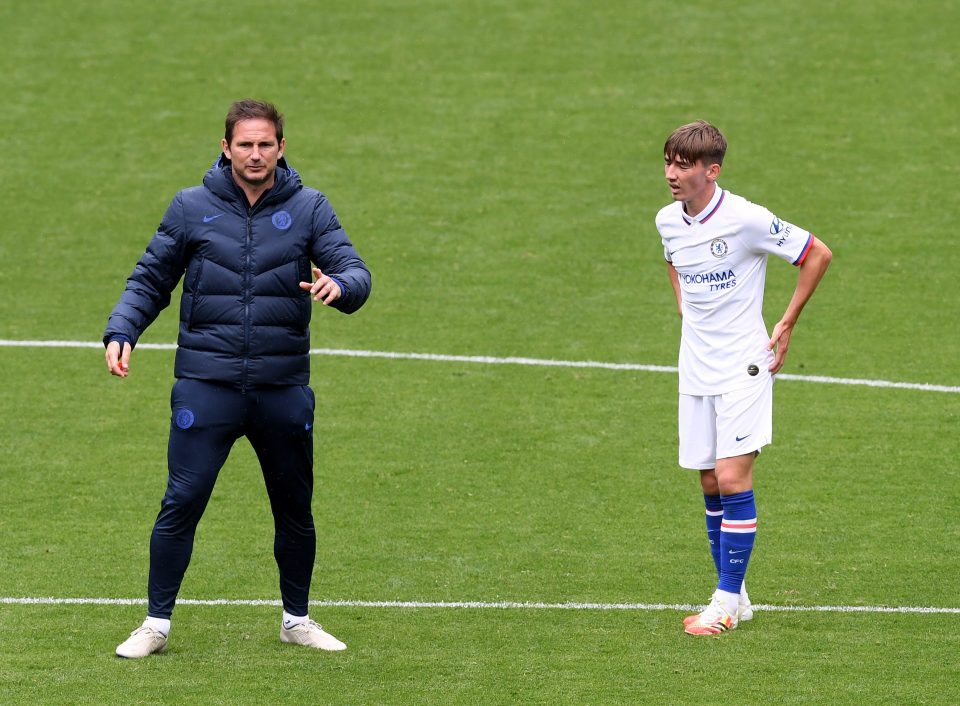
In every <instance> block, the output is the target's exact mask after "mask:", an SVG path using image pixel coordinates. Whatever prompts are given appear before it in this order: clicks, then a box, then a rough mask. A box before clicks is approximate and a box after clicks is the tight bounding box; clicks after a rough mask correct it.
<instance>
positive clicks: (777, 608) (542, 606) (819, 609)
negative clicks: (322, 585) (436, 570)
mask: <svg viewBox="0 0 960 706" xmlns="http://www.w3.org/2000/svg"><path fill="white" fill-rule="evenodd" d="M146 603H147V601H146V599H145V598H53V597H46V598H44V597H36V598H31V597H22V598H17V597H0V605H3V604H5V605H146ZM177 605H193V606H275V607H279V606H281V605H283V604H282V603H281V602H280V601H279V600H276V599H270V600H266V599H264V600H257V599H250V600H241V599H237V600H233V599H226V598H215V599H210V600H202V599H196V598H179V599H177ZM310 605H311V606H316V607H318V608H405V609H461V610H483V609H494V610H580V611H612V610H622V611H653V610H675V611H693V610H699V609H700V608H701V607H702V606H699V605H696V606H695V605H689V604H685V603H574V602H570V603H541V602H533V601H493V602H486V601H351V600H340V601H337V600H317V601H310ZM753 607H754V609H755V610H761V611H765V612H770V613H920V614H948V615H960V608H938V607H933V606H861V605H853V606H843V605H821V606H801V605H766V604H756V603H755V604H754V605H753Z"/></svg>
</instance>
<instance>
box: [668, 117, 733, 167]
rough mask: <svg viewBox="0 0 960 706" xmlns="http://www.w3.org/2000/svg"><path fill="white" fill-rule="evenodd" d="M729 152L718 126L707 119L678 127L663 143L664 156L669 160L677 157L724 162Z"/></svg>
mask: <svg viewBox="0 0 960 706" xmlns="http://www.w3.org/2000/svg"><path fill="white" fill-rule="evenodd" d="M726 152H727V140H726V138H725V137H724V136H723V133H721V132H720V131H719V130H718V129H717V128H716V127H714V126H713V125H711V124H710V123H708V122H707V121H706V120H697V121H696V122H694V123H689V124H687V125H683V126H682V127H678V128H677V129H676V130H674V131H673V134H672V135H670V137H668V138H667V141H666V143H665V144H664V145H663V156H664V158H665V159H666V160H667V161H668V162H672V161H673V160H674V159H675V158H678V157H679V159H680V161H681V162H687V163H689V164H694V163H696V162H697V161H702V162H703V164H704V165H706V166H709V165H711V164H721V165H722V164H723V156H724V155H725V154H726Z"/></svg>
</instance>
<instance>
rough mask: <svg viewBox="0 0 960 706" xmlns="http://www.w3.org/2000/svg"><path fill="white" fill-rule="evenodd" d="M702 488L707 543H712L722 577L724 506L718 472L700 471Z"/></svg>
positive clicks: (712, 553) (712, 469) (718, 570)
mask: <svg viewBox="0 0 960 706" xmlns="http://www.w3.org/2000/svg"><path fill="white" fill-rule="evenodd" d="M700 488H701V489H702V490H703V504H704V508H705V514H706V519H707V541H708V542H709V543H710V556H712V557H713V565H714V567H715V568H716V570H717V576H718V577H719V576H720V520H721V519H722V518H723V505H722V504H721V503H720V486H719V485H718V483H717V471H716V469H714V468H711V469H709V470H705V471H700Z"/></svg>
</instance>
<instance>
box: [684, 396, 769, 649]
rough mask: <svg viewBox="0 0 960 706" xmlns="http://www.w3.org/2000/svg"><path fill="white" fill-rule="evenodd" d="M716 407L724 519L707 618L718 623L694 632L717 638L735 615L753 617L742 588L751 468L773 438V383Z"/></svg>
mask: <svg viewBox="0 0 960 706" xmlns="http://www.w3.org/2000/svg"><path fill="white" fill-rule="evenodd" d="M716 408H717V439H718V441H717V457H718V458H717V463H716V478H717V486H718V489H719V491H720V500H721V504H722V506H723V516H722V520H721V527H720V557H721V558H720V577H719V581H718V584H717V591H716V592H715V593H714V598H713V601H712V603H711V605H713V604H714V603H716V604H717V606H716V610H713V611H712V612H711V616H710V617H711V618H714V619H716V618H717V617H718V616H720V618H721V620H720V621H719V622H718V621H717V620H714V623H713V625H708V626H703V627H704V629H703V630H702V631H700V632H697V633H695V634H716V632H720V631H722V630H723V629H729V628H731V627H735V626H736V623H737V618H738V616H747V615H749V616H750V617H752V615H753V611H752V607H751V606H750V605H749V598H747V597H746V591H745V589H744V578H745V576H746V572H747V567H748V565H749V563H750V555H751V553H752V551H753V546H754V539H755V537H756V528H757V508H756V503H755V500H754V494H753V466H754V459H755V458H756V456H757V454H758V453H759V451H760V449H761V447H763V446H764V445H766V444H768V443H770V441H771V440H772V427H773V424H772V382H771V381H767V382H765V383H763V384H761V385H756V386H754V387H751V388H748V389H745V390H737V391H735V392H733V393H728V394H726V395H721V396H720V397H719V398H718V399H717V402H716ZM714 614H715V615H714ZM725 618H732V620H729V621H728V620H725ZM727 623H729V624H727ZM713 628H721V629H720V630H714V629H713Z"/></svg>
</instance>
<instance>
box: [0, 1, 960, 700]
mask: <svg viewBox="0 0 960 706" xmlns="http://www.w3.org/2000/svg"><path fill="white" fill-rule="evenodd" d="M958 25H960V9H958V6H957V4H956V3H952V2H947V1H946V0H938V1H932V2H924V3H913V4H905V3H896V2H892V1H891V0H880V2H867V1H866V0H854V1H853V2H849V3H843V4H840V5H839V6H838V5H837V4H836V3H831V2H825V1H824V0H814V1H813V2H810V3H803V4H796V3H790V2H786V1H785V0H774V1H772V2H759V1H757V0H748V1H747V2H743V3H737V4H727V3H716V2H712V3H711V2H704V1H702V0H696V1H694V2H690V3H682V4H673V5H670V4H664V3H651V2H625V1H622V0H611V1H610V2H597V3H582V2H574V1H573V0H558V1H556V2H548V1H546V0H536V1H533V0H518V1H513V2H501V1H494V2H486V3H481V2H474V1H469V2H468V1H458V0H455V1H453V2H434V1H432V0H430V1H426V2H425V1H422V0H417V1H416V2H414V1H413V0H386V1H384V2H372V1H370V0H354V1H353V2H349V3H345V2H333V3H309V2H305V1H303V0H297V1H293V2H286V3H277V4H274V5H266V4H263V3H251V2H246V0H241V1H240V2H233V3H217V2H213V3H200V2H185V1H183V0H172V1H171V2H167V3H152V4H146V5H143V4H134V3H121V2H116V1H113V0H98V1H93V2H86V3H75V2H66V0H36V1H35V2H30V3H26V2H19V1H17V0H14V1H12V2H6V3H3V4H0V68H2V71H0V93H2V95H3V96H4V101H3V109H2V110H0V127H2V132H3V135H4V147H5V149H4V156H3V160H2V169H0V213H2V214H3V222H4V225H3V228H2V229H0V262H2V266H0V339H2V340H3V341H18V340H40V339H47V340H68V341H96V340H98V339H99V337H100V335H101V332H102V328H103V325H104V323H105V320H106V316H107V314H108V313H109V311H110V309H111V307H112V306H113V304H114V303H115V301H116V299H117V297H118V295H119V293H120V290H121V288H122V286H123V281H124V278H125V277H126V276H127V275H128V274H129V272H130V270H131V269H132V267H133V264H134V262H135V261H136V258H137V257H138V256H139V255H140V253H141V252H142V250H143V248H144V246H145V245H146V243H147V241H148V240H149V238H150V236H151V235H152V233H153V232H154V230H155V228H156V225H157V223H158V222H159V219H160V216H161V215H162V213H163V210H164V208H165V207H166V205H167V203H168V201H169V199H170V198H171V196H172V195H173V193H174V192H175V191H176V190H177V189H179V188H182V187H185V186H188V185H193V184H196V183H199V181H200V179H201V177H202V174H203V172H204V171H205V169H206V168H207V167H208V166H209V164H210V163H212V161H213V159H214V158H215V157H216V154H217V150H218V144H219V136H220V134H221V131H222V120H223V115H224V113H225V112H226V109H227V107H228V105H229V103H230V102H231V101H232V100H234V99H236V98H240V97H248V96H255V97H262V98H266V99H269V100H274V101H276V102H277V104H278V105H279V106H280V108H281V110H283V111H284V112H285V114H286V116H287V119H288V124H287V132H286V135H287V140H288V148H287V155H288V158H289V160H290V162H291V163H292V164H293V165H294V166H295V167H296V168H297V169H298V170H299V171H300V172H301V173H302V174H303V176H304V180H305V182H306V183H307V184H309V185H311V186H314V187H317V188H320V189H321V190H323V191H325V192H326V193H327V195H328V196H329V197H330V200H331V202H332V203H333V205H334V207H335V208H336V209H337V211H338V213H339V214H340V216H341V219H342V220H343V222H344V224H345V226H346V228H347V231H348V232H349V233H350V234H351V236H352V237H353V239H354V240H355V242H356V244H357V246H358V248H359V250H360V252H361V253H362V254H363V255H364V257H365V258H366V260H367V262H368V264H369V265H370V267H371V270H372V271H373V274H374V293H373V296H372V298H371V300H370V301H369V302H368V304H367V306H366V307H365V308H364V309H363V310H362V311H361V312H359V313H358V314H356V315H355V316H353V317H343V316H340V315H337V314H335V313H334V312H329V311H320V310H317V311H316V312H315V317H314V324H313V345H314V346H316V347H323V348H331V349H356V350H370V351H386V352H391V351H392V352H420V353H438V354H448V355H458V356H496V357H506V356H519V357H528V358H539V359H555V360H570V361H584V360H595V361H605V362H615V363H645V364H652V365H666V366H669V365H674V364H675V360H676V348H677V343H678V335H679V327H678V322H677V317H676V313H675V309H674V306H673V301H672V292H671V290H670V287H669V284H668V282H667V278H666V273H665V271H664V266H663V264H662V253H661V247H660V244H659V238H658V236H657V234H656V231H655V228H654V227H653V216H654V214H655V213H656V211H657V209H658V208H659V207H660V206H662V205H663V204H665V203H666V202H667V200H668V198H669V194H668V192H667V189H666V188H665V185H664V184H663V177H662V166H661V164H662V162H661V159H662V155H661V153H660V150H661V147H662V144H663V141H664V139H665V138H666V136H667V135H668V134H669V132H670V131H671V130H672V129H673V128H674V127H676V126H677V125H679V124H681V123H684V122H688V121H690V120H693V119H696V118H699V117H704V118H706V119H709V120H711V121H712V122H714V123H716V124H717V125H719V126H720V127H721V129H723V130H724V131H725V133H726V135H727V137H728V139H729V141H730V149H729V150H728V153H727V160H726V164H725V166H724V176H723V179H721V184H722V185H723V186H724V187H725V188H728V189H731V190H732V191H734V192H736V193H739V194H741V195H744V196H746V197H748V198H750V199H751V200H754V201H757V202H759V203H762V204H764V205H766V206H768V207H769V208H770V209H771V210H773V211H774V212H775V213H777V214H778V215H779V216H781V217H782V218H784V219H787V220H790V221H792V222H795V223H797V224H799V225H802V226H804V227H807V228H810V229H811V230H813V231H814V232H815V233H816V234H817V235H818V236H820V237H822V238H823V240H824V241H826V242H827V243H828V245H830V247H831V248H832V250H833V252H834V263H833V266H832V268H831V270H830V271H829V272H828V274H827V277H826V279H825V280H824V283H823V284H822V286H821V288H820V290H819V291H818V292H817V294H816V296H815V297H814V299H813V300H812V301H811V303H810V304H809V305H808V307H807V310H806V311H805V313H804V316H803V318H802V319H801V322H800V324H799V326H798V329H797V331H796V333H795V336H794V340H793V344H792V348H791V352H790V356H789V358H788V364H787V369H786V372H789V373H792V374H795V375H805V376H812V375H817V376H831V377H841V378H862V379H871V380H889V381H901V382H910V383H931V384H937V385H942V386H947V387H952V388H956V387H957V386H960V335H958V333H957V327H956V322H957V321H958V320H960V297H958V295H957V292H958V289H957V286H956V273H957V272H958V271H960V250H958V248H957V247H956V245H955V242H954V240H955V238H954V237H953V236H952V229H953V228H954V225H953V224H955V223H957V222H958V221H960V201H958V199H957V198H956V184H957V183H958V181H960V180H958V177H960V167H958V166H957V162H956V160H955V159H954V158H953V155H954V154H955V153H956V151H957V149H958V148H960V131H958V129H957V126H956V108H957V91H956V86H955V76H956V75H957V69H958V54H960V52H958V50H957V47H956V41H955V39H954V38H953V32H954V30H953V28H954V27H956V26H958ZM795 275H796V273H795V271H794V270H793V269H792V268H790V267H788V266H786V265H784V264H783V263H780V262H779V261H774V262H771V264H770V269H769V275H768V285H767V304H766V312H767V314H766V316H767V322H768V324H772V322H773V321H775V320H776V317H777V316H778V315H779V313H780V312H781V311H782V309H783V307H784V306H785V304H786V302H787V300H788V298H789V296H790V293H791V291H792V287H793V283H794V281H795V279H794V278H795ZM175 312H176V309H175V308H174V307H171V309H170V310H168V311H166V312H164V314H163V315H161V317H160V319H159V320H158V321H157V322H156V324H155V325H154V326H153V327H152V328H151V329H150V330H149V332H148V333H147V335H146V336H145V337H144V339H143V340H144V342H151V343H169V342H172V341H174V340H175V337H176V325H177V322H176V313H175ZM0 363H2V368H3V373H4V375H3V383H2V388H0V389H2V398H0V399H2V405H0V415H2V417H0V703H2V704H61V703H62V704H114V703H116V704H120V703H124V704H128V703H143V704H146V703H158V702H161V703H171V704H173V703H176V704H180V703H183V704H264V703H290V704H301V703H330V704H645V703H650V704H703V703H711V702H717V703H719V702H742V703H749V704H809V703H822V704H877V703H890V704H915V703H916V704H955V703H957V702H960V688H958V687H957V684H958V683H960V667H958V662H957V659H956V655H957V654H960V614H958V613H957V612H952V613H951V612H946V613H920V612H913V613H911V612H906V613H904V612H901V613H883V612H875V611H865V612H825V611H822V610H806V611H796V612H790V611H787V610H783V609H785V608H790V607H792V608H800V609H814V608H818V607H824V606H835V607H845V608H857V607H860V608H869V607H876V606H888V607H915V608H923V607H928V608H940V609H953V610H954V611H956V609H957V608H960V563H958V561H957V558H956V554H957V553H956V547H957V546H958V543H960V523H958V519H957V517H958V515H957V508H958V507H960V490H958V488H960V465H958V460H957V459H958V457H960V454H958V452H960V445H958V443H957V440H956V429H957V427H958V422H960V395H958V394H957V393H956V391H954V392H925V391H921V390H913V389H890V388H869V387H865V386H843V385H832V384H817V383H812V382H806V381H797V380H782V381H780V382H778V383H777V392H776V398H777V402H776V407H775V416H776V420H775V425H776V428H775V443H774V444H773V445H772V446H771V447H770V448H769V449H767V450H765V451H764V453H763V455H762V457H761V459H760V461H759V463H758V470H757V479H756V490H757V495H758V502H759V506H760V523H761V529H760V533H759V534H758V540H757V549H756V551H755V554H754V560H753V562H752V564H751V567H750V574H749V578H748V584H749V586H750V589H751V595H752V597H753V598H754V600H755V601H756V602H758V603H763V604H767V605H769V606H771V607H775V608H778V610H772V609H771V610H758V611H757V616H756V618H755V619H754V621H752V622H750V623H746V624H744V625H742V626H741V627H740V628H739V629H738V630H736V631H735V632H733V633H731V634H729V635H725V636H723V637H722V638H719V639H706V640H697V639H693V638H689V637H688V636H685V635H683V633H682V631H681V629H680V628H679V621H680V618H681V616H682V615H683V613H682V612H681V611H679V610H677V609H674V608H669V607H668V608H662V609H623V608H621V609H613V610H598V609H585V608H584V609H569V608H568V609H560V608H556V607H552V608H551V607H541V608H534V607H513V608H493V607H486V608H482V607H476V608H443V607H435V608H402V607H390V606H386V607H370V606H367V605H358V604H357V602H377V601H387V602H418V601H425V602H463V601H474V602H478V603H482V604H492V603H496V602H514V603H521V604H529V603H544V604H549V605H556V604H564V603H578V604H645V605H646V604H650V605H652V604H665V605H667V606H676V605H680V604H696V603H699V602H701V601H703V600H704V599H705V598H706V596H707V595H708V594H709V592H710V590H711V589H712V581H713V577H712V566H711V565H710V560H709V556H708V554H707V549H706V546H705V539H704V537H703V528H702V524H703V519H702V506H701V501H700V498H699V494H698V490H697V484H696V482H695V479H694V478H693V477H692V476H690V475H689V474H686V473H685V472H683V471H681V470H679V469H678V468H677V467H676V460H675V459H676V448H675V444H676V441H675V438H676V431H675V418H674V417H675V405H676V401H675V393H676V381H675V377H674V376H673V375H670V374H665V373H657V372H644V371H636V370H634V371H625V370H601V369H574V368H564V367H534V366H520V365H482V364H476V363H467V362H440V361H429V360H403V359H401V360H389V359H383V358H350V357H342V356H316V357H315V358H314V359H313V386H314V389H315V390H316V392H317V397H318V399H319V400H320V405H319V406H320V407H321V408H322V409H326V413H324V412H323V411H320V412H318V415H317V423H316V430H317V432H316V439H317V441H316V443H317V458H318V463H317V491H316V497H315V515H316V518H317V522H318V528H319V538H318V539H319V544H318V561H317V568H316V572H315V575H314V588H313V598H314V599H315V600H318V601H330V602H333V601H348V602H353V604H351V605H340V606H335V605H334V606H327V605H325V606H317V607H316V609H315V610H313V611H312V615H313V617H315V618H316V619H318V620H319V621H320V622H322V623H323V624H324V625H325V626H327V627H328V628H329V629H330V630H331V632H333V633H334V634H336V635H337V636H338V637H341V638H342V639H344V640H345V641H346V642H347V643H348V645H349V649H348V650H347V651H346V652H345V653H342V654H322V653H313V652H308V651H306V650H297V649H294V648H289V647H287V646H284V645H281V644H280V643H279V641H278V639H277V632H278V630H279V627H278V623H279V608H277V607H275V606H271V605H250V604H240V605H217V606H213V605H186V604H185V605H181V606H179V607H178V608H177V611H176V613H175V616H174V626H173V632H172V634H171V642H170V648H169V650H168V652H167V653H166V654H165V655H162V656H158V657H156V658H151V659H148V660H143V661H138V662H128V661H123V660H118V659H116V658H115V657H114V656H113V650H114V648H115V646H116V644H117V643H118V642H119V641H120V640H122V639H123V638H124V637H125V635H126V634H127V633H128V632H129V631H130V630H131V629H133V627H135V626H136V625H137V624H138V622H139V620H140V619H141V618H142V616H143V612H144V607H143V606H142V605H102V604H89V603H81V604H49V603H44V604H25V603H24V602H23V601H5V600H4V599H22V598H41V597H47V598H61V599H69V598H91V599H92V598H102V599H109V598H133V599H142V598H143V597H144V593H145V584H146V571H147V550H148V546H147V542H148V537H149V532H150V528H151V526H152V522H153V518H154V516H155V513H156V510H157V509H158V507H159V500H160V497H161V495H162V492H163V487H164V483H165V458H164V454H165V449H166V429H167V425H168V423H169V422H168V419H169V418H168V413H169V411H168V400H169V387H170V384H171V381H172V353H171V352H170V351H164V350H149V349H140V350H137V351H136V352H135V353H134V358H133V370H132V374H131V376H130V378H129V379H127V380H125V381H119V380H116V379H113V378H111V377H110V376H108V375H107V373H106V371H105V368H104V365H103V361H102V353H101V351H99V350H97V349H94V348H22V347H7V346H4V347H0ZM197 538H198V539H197V544H196V548H195V552H194V559H193V563H192V565H191V567H190V570H189V571H188V573H187V577H186V581H185V584H184V587H183V591H182V594H181V597H182V598H188V599H198V600H214V599H221V598H222V599H231V600H237V601H248V602H249V601H257V600H260V599H268V600H273V599H276V598H277V597H278V595H277V586H276V584H277V576H276V569H275V566H274V564H273V560H272V521H271V518H270V513H269V508H268V506H267V500H266V494H265V491H264V489H263V483H262V480H261V478H260V474H259V469H258V466H257V464H256V460H255V457H254V455H253V453H252V451H251V450H250V448H249V445H247V444H246V443H245V442H241V443H239V444H238V445H237V446H236V447H235V449H234V451H233V453H232V454H231V457H230V459H229V461H228V463H227V466H226V467H225V469H224V471H223V473H222V474H221V478H220V481H219V483H218V485H217V489H216V491H215V493H214V496H213V499H212V500H211V503H210V507H209V509H208V511H207V513H206V515H205V517H204V519H203V521H202V522H201V524H200V528H199V531H198V535H197Z"/></svg>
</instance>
